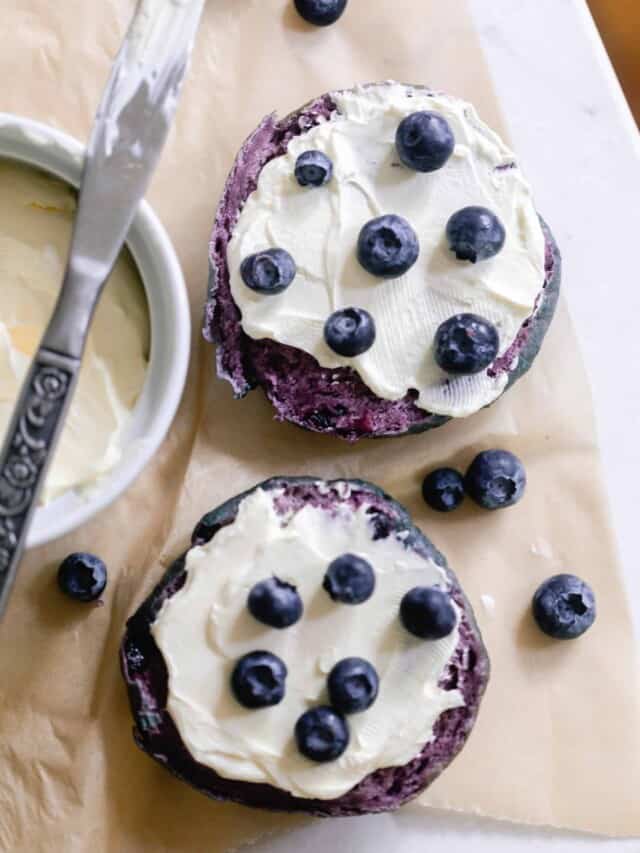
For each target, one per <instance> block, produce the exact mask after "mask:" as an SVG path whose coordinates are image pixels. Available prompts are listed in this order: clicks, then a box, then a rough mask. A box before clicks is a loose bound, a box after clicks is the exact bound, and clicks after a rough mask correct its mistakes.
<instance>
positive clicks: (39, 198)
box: [0, 160, 150, 503]
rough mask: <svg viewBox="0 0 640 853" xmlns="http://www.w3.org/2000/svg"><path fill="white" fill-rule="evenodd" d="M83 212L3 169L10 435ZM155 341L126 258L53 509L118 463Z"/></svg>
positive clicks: (30, 172) (2, 395)
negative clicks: (62, 498)
mask: <svg viewBox="0 0 640 853" xmlns="http://www.w3.org/2000/svg"><path fill="white" fill-rule="evenodd" d="M75 209H76V196H75V192H74V191H73V190H72V189H71V188H70V187H69V186H68V185H67V184H65V183H63V182H62V181H59V180H57V179H55V178H52V177H50V176H48V175H45V174H43V173H41V172H39V171H37V170H35V169H31V168H29V167H26V166H20V165H18V164H16V163H13V162H9V161H2V160H0V436H2V435H4V433H5V432H6V429H7V427H8V424H9V420H10V418H11V414H12V411H13V407H14V404H15V402H16V400H17V397H18V394H19V391H20V387H21V384H22V380H23V378H24V376H25V374H26V372H27V370H28V367H29V363H30V361H31V357H32V356H33V354H34V352H35V351H36V349H37V347H38V344H39V342H40V337H41V336H42V333H43V332H44V329H45V327H46V324H47V322H48V320H49V318H50V316H51V312H52V310H53V307H54V304H55V301H56V298H57V295H58V292H59V289H60V285H61V282H62V275H63V272H64V264H65V261H66V255H67V250H68V246H69V241H70V239H71V230H72V225H73V217H74V213H75ZM149 334H150V331H149V316H148V309H147V303H146V298H145V295H144V290H143V287H142V282H141V281H140V278H139V275H138V272H137V270H136V268H135V266H134V264H133V261H132V259H131V257H130V256H129V255H128V253H123V255H122V256H121V258H120V260H119V261H118V264H117V266H116V268H115V270H114V272H113V274H112V275H111V278H110V280H109V282H108V283H107V285H106V287H105V290H104V293H103V295H102V298H101V300H100V303H99V305H98V309H97V311H96V315H95V318H94V321H93V324H92V328H91V332H90V334H89V341H88V345H87V350H86V354H85V357H84V360H83V364H82V369H81V372H80V378H79V383H78V387H77V389H76V393H75V397H74V399H73V402H72V405H71V408H70V411H69V414H68V417H67V421H66V423H65V426H64V430H63V433H62V437H61V441H60V444H59V445H58V449H57V452H56V456H55V458H54V461H53V465H52V467H51V469H50V471H49V474H48V476H47V479H46V482H45V484H44V489H43V493H42V502H43V503H47V502H49V501H51V500H53V499H54V498H56V497H57V496H59V495H61V494H62V493H64V492H66V491H68V490H69V489H72V488H80V487H86V486H89V485H92V484H93V483H95V482H96V481H97V480H98V479H99V478H100V477H101V476H103V475H105V474H106V473H108V472H109V471H110V470H111V469H112V468H113V467H114V466H115V465H116V464H117V463H118V461H119V459H120V458H121V453H122V439H123V433H124V430H125V429H126V426H127V423H128V420H129V418H130V414H131V411H132V409H133V406H134V405H135V402H136V400H137V398H138V396H139V394H140V391H141V389H142V386H143V384H144V380H145V375H146V371H147V367H148V358H149Z"/></svg>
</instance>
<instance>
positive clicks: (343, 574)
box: [322, 554, 376, 604]
mask: <svg viewBox="0 0 640 853" xmlns="http://www.w3.org/2000/svg"><path fill="white" fill-rule="evenodd" d="M375 585H376V576H375V574H374V571H373V568H372V566H371V564H370V563H368V562H367V561H366V560H363V559H362V557H356V555H355V554H342V556H340V557H337V558H336V559H335V560H334V561H333V562H332V563H331V564H330V565H329V568H328V569H327V572H326V574H325V576H324V581H323V583H322V586H323V587H324V588H325V589H326V591H327V592H328V593H329V595H330V596H331V598H332V599H333V601H340V602H341V603H342V604H362V603H363V602H364V601H366V600H367V599H368V598H371V596H372V595H373V590H374V589H375Z"/></svg>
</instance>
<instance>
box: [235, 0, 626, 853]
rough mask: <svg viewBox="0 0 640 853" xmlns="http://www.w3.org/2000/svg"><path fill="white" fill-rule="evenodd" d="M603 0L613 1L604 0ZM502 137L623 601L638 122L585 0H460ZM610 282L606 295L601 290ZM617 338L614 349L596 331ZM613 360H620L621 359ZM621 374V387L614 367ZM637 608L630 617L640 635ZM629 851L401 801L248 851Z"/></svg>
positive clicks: (621, 846)
mask: <svg viewBox="0 0 640 853" xmlns="http://www.w3.org/2000/svg"><path fill="white" fill-rule="evenodd" d="M612 2H613V0H612ZM469 4H470V6H471V9H472V13H473V16H474V19H475V21H476V24H477V27H478V32H479V33H480V36H481V41H482V44H483V47H484V49H485V52H486V55H487V59H488V61H489V66H490V69H491V73H492V76H493V79H494V83H495V86H496V89H497V92H498V96H499V98H500V100H501V103H502V107H503V111H504V114H505V117H506V119H507V122H508V125H509V129H510V132H511V138H512V141H513V145H514V148H515V149H516V151H517V152H518V155H519V160H520V161H521V162H522V164H523V169H524V171H525V174H526V175H527V176H528V178H529V179H530V181H531V183H532V184H533V186H534V187H535V190H536V198H537V202H538V206H539V209H540V210H541V211H543V212H544V216H545V218H546V219H547V220H548V221H549V223H550V225H551V226H552V228H553V230H554V232H555V234H556V237H557V239H558V242H559V244H560V246H561V247H562V249H563V259H564V292H565V295H566V297H567V299H568V301H569V306H570V310H571V314H572V317H573V321H574V323H575V325H576V328H577V331H578V335H579V337H580V340H581V342H582V349H583V355H584V358H585V361H586V363H587V367H588V370H589V375H590V377H591V382H592V386H593V393H594V399H595V408H596V413H597V423H598V432H599V437H600V443H601V446H602V452H603V460H604V465H605V472H606V479H607V484H608V490H609V494H608V496H603V500H605V499H606V498H607V497H608V499H609V501H610V505H611V509H612V512H613V516H614V523H615V529H616V532H617V535H618V542H619V546H620V554H621V558H622V563H623V566H624V568H625V576H626V579H627V584H628V587H629V592H630V595H631V598H632V600H635V601H640V568H638V566H637V558H636V553H635V547H636V546H635V541H634V538H635V533H636V529H635V528H636V527H637V520H636V517H637V512H638V507H639V506H640V478H639V477H638V476H637V474H638V472H640V440H638V438H637V435H636V432H637V429H638V428H639V427H640V381H639V380H638V379H637V377H635V376H634V372H635V370H636V369H637V366H638V365H640V330H639V329H638V328H637V324H638V318H640V282H638V280H637V279H638V277H637V272H635V271H634V269H635V268H636V265H637V258H638V250H639V247H640V201H639V200H640V135H639V134H638V131H637V128H636V125H635V123H634V121H633V118H632V116H631V114H630V112H629V109H628V107H627V104H626V101H625V100H624V96H623V95H622V91H621V89H620V86H619V84H618V81H617V79H616V77H615V74H614V72H613V70H612V68H611V64H610V62H609V59H608V57H607V55H606V52H605V50H604V48H603V46H602V42H601V41H600V37H599V35H598V33H597V31H596V29H595V26H594V24H593V21H592V19H591V16H590V14H589V12H588V9H587V6H586V2H585V0H469ZM614 292H615V298H612V294H613V293H614ZM605 334H606V335H607V336H608V338H609V340H611V338H612V337H613V336H615V337H616V338H617V341H618V345H617V347H616V350H615V352H609V353H603V349H602V340H603V336H604V335H605ZM621 362H622V364H621ZM619 376H625V377H629V381H628V383H627V384H625V385H624V386H623V385H622V383H620V382H619V381H616V380H617V377H619ZM639 617H640V613H638V614H636V627H637V629H638V633H639V635H640V618H639ZM301 849H304V851H305V853H326V851H327V850H331V851H336V853H365V851H367V853H371V851H387V850H401V851H402V853H425V851H427V850H428V851H429V852H430V853H440V851H442V850H445V849H446V851H447V853H462V851H464V853H469V851H473V853H485V852H486V853H503V851H504V852H505V853H518V851H520V850H526V851H537V850H545V851H547V850H549V851H554V853H584V852H585V851H592V850H597V851H598V853H637V851H638V849H640V840H638V839H636V840H631V841H611V840H605V839H601V838H594V837H588V836H577V835H573V834H569V833H559V832H550V831H549V832H547V831H541V830H533V829H526V828H522V827H515V826H512V825H509V824H501V823H498V822H497V821H487V820H482V819H479V818H472V817H464V816H459V815H455V814H449V813H437V814H428V815H427V814H425V812H424V811H419V810H418V811H416V810H412V809H411V808H406V809H404V810H402V811H401V812H399V813H397V814H395V815H380V816H376V817H368V818H358V819H357V820H354V819H352V818H351V819H349V818H347V819H341V820H330V821H316V822H315V823H313V824H311V825H310V826H307V827H305V828H304V829H302V830H299V831H297V832H295V833H291V834H289V835H287V836H286V837H283V838H279V839H274V840H271V841H265V842H262V843H260V844H258V845H256V846H255V847H253V848H252V850H253V851H255V853H298V851H299V850H301Z"/></svg>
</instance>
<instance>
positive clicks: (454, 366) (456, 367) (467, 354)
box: [435, 314, 500, 376]
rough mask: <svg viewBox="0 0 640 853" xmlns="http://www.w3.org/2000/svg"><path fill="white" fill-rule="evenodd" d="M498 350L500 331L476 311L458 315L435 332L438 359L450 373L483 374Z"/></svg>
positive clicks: (442, 366)
mask: <svg viewBox="0 0 640 853" xmlns="http://www.w3.org/2000/svg"><path fill="white" fill-rule="evenodd" d="M499 351H500V337H499V335H498V330H497V329H496V327H495V326H494V325H493V324H492V323H490V322H489V321H488V320H485V319H483V318H482V317H479V316H478V315H477V314H455V315H454V316H453V317H449V319H448V320H445V321H444V323H442V325H441V326H440V327H439V328H438V331H437V332H436V338H435V359H436V361H437V363H438V365H439V366H440V367H441V368H442V369H443V370H445V371H446V372H447V373H457V374H461V375H465V376H466V375H470V374H472V373H481V372H482V371H483V370H486V369H487V367H489V365H490V364H492V363H493V362H494V361H495V359H496V357H497V355H498V352H499Z"/></svg>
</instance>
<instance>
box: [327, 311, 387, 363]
mask: <svg viewBox="0 0 640 853" xmlns="http://www.w3.org/2000/svg"><path fill="white" fill-rule="evenodd" d="M324 339H325V341H326V343H327V346H328V347H329V348H330V349H332V350H333V351H334V352H337V353H338V355H343V356H345V357H346V358H353V357H354V356H356V355H362V353H363V352H366V351H367V350H368V349H370V348H371V347H372V346H373V342H374V341H375V339H376V324H375V321H374V319H373V317H372V316H371V314H369V312H368V311H365V310H364V308H343V309H342V310H340V311H334V313H333V314H332V315H331V316H330V317H329V319H328V320H327V322H326V323H325V324H324Z"/></svg>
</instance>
